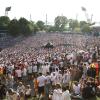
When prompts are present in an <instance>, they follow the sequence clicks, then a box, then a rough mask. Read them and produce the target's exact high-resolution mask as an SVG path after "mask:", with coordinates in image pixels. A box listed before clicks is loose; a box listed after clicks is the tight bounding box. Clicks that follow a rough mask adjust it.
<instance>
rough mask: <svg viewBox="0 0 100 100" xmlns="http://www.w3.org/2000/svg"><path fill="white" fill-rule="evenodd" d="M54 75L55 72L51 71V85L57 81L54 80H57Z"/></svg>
mask: <svg viewBox="0 0 100 100" xmlns="http://www.w3.org/2000/svg"><path fill="white" fill-rule="evenodd" d="M56 76H57V75H56V73H55V72H52V73H51V83H52V85H56V83H57V82H56V81H57V80H56V79H57V78H56Z"/></svg>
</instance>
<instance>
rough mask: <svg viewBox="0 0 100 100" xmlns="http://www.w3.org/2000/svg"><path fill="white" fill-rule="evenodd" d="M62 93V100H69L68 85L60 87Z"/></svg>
mask: <svg viewBox="0 0 100 100" xmlns="http://www.w3.org/2000/svg"><path fill="white" fill-rule="evenodd" d="M62 90H63V93H62V100H71V94H70V92H69V86H66V87H65V86H64V87H62Z"/></svg>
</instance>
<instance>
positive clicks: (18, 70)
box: [15, 68, 22, 80]
mask: <svg viewBox="0 0 100 100" xmlns="http://www.w3.org/2000/svg"><path fill="white" fill-rule="evenodd" d="M15 73H16V74H17V78H18V80H21V78H22V71H21V69H20V68H18V69H16V70H15Z"/></svg>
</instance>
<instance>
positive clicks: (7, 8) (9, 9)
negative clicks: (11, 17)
mask: <svg viewBox="0 0 100 100" xmlns="http://www.w3.org/2000/svg"><path fill="white" fill-rule="evenodd" d="M8 11H11V7H6V8H5V16H8Z"/></svg>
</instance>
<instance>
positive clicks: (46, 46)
mask: <svg viewBox="0 0 100 100" xmlns="http://www.w3.org/2000/svg"><path fill="white" fill-rule="evenodd" d="M43 47H44V48H54V46H53V44H52V43H51V42H48V43H47V44H45V45H44V46H43Z"/></svg>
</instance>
